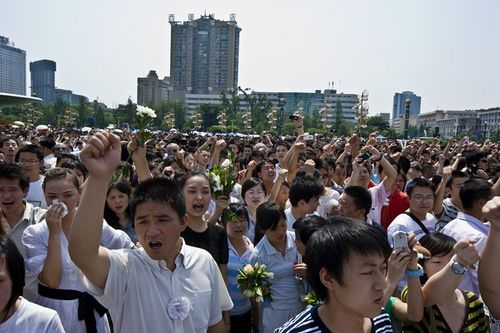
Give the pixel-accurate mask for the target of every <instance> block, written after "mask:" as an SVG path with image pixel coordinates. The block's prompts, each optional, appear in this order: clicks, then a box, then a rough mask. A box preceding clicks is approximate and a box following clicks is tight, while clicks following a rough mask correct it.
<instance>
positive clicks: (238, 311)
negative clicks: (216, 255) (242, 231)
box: [227, 236, 253, 316]
mask: <svg viewBox="0 0 500 333" xmlns="http://www.w3.org/2000/svg"><path fill="white" fill-rule="evenodd" d="M243 238H244V239H245V241H246V242H247V244H248V246H247V249H246V250H245V253H243V255H242V256H241V257H240V256H239V255H238V252H237V251H236V249H235V248H234V247H233V244H231V241H230V240H229V237H228V239H227V247H228V249H229V261H228V263H227V282H228V290H229V296H231V300H232V301H233V304H234V306H233V308H232V309H231V311H230V312H229V314H230V315H231V316H240V315H242V314H244V313H246V312H248V311H250V309H251V304H250V300H249V299H248V297H246V296H245V295H243V294H242V292H241V290H240V289H239V288H238V279H237V276H238V271H239V270H240V269H243V266H245V265H246V264H248V263H249V262H250V260H249V259H250V255H251V254H252V250H253V244H252V242H250V240H249V239H248V238H247V237H246V236H243Z"/></svg>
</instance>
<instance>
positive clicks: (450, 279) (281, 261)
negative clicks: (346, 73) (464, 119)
mask: <svg viewBox="0 0 500 333" xmlns="http://www.w3.org/2000/svg"><path fill="white" fill-rule="evenodd" d="M296 118H297V119H296V120H294V124H295V127H296V131H297V134H296V135H295V136H284V137H282V136H276V135H271V134H268V133H262V134H261V135H259V136H257V135H254V136H237V135H209V134H203V135H202V134H199V133H185V134H183V133H168V132H166V133H156V134H155V135H154V137H153V138H152V139H150V140H148V141H147V142H141V141H140V140H139V136H138V134H137V133H132V132H129V131H127V130H125V131H121V130H120V131H113V130H95V131H91V132H85V133H81V132H79V131H76V130H71V129H63V128H54V129H46V130H42V131H36V130H34V129H30V128H21V129H20V128H12V127H8V126H7V127H3V128H0V131H1V133H0V161H1V162H0V209H1V212H0V218H1V221H0V333H2V332H75V333H78V332H237V333H245V332H260V333H268V332H278V333H292V332H376V333H382V332H393V331H394V332H500V320H499V319H498V318H500V283H499V281H500V270H499V269H498V268H497V266H498V258H500V155H499V152H500V144H497V143H494V142H491V141H489V140H485V141H484V142H475V141H472V140H469V139H468V138H467V137H465V138H463V139H460V140H454V139H453V138H448V139H446V140H441V139H437V138H435V139H430V140H429V139H412V140H405V141H403V140H396V139H386V138H381V137H380V136H379V135H378V133H372V134H370V135H369V136H368V137H367V138H360V137H358V136H357V135H355V134H353V135H351V136H350V137H345V138H337V137H335V136H330V137H326V136H320V135H315V136H313V135H308V133H304V128H303V122H302V118H301V117H300V116H299V117H296ZM214 169H217V170H225V172H232V173H233V174H232V175H231V176H234V177H233V178H234V182H232V183H231V184H230V185H231V188H229V189H226V190H227V191H226V192H227V193H228V195H219V193H220V192H221V191H220V190H221V188H220V186H221V185H220V184H214V181H213V177H211V176H210V175H211V172H212V171H213V170H214ZM257 263H258V264H259V265H262V264H264V265H265V267H266V268H267V270H268V271H269V272H271V273H272V275H273V278H272V280H271V281H270V282H271V285H270V293H271V295H272V297H271V298H269V299H266V300H264V301H263V302H258V301H256V299H255V298H253V297H249V295H247V294H246V293H244V292H243V291H242V290H241V289H240V288H239V287H238V274H239V273H240V271H241V270H242V269H243V267H244V266H246V265H247V264H250V265H255V264H257ZM311 298H314V300H315V301H314V302H313V303H314V304H311V303H310V302H309V305H308V300H310V299H311Z"/></svg>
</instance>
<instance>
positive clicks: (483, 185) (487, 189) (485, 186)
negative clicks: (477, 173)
mask: <svg viewBox="0 0 500 333" xmlns="http://www.w3.org/2000/svg"><path fill="white" fill-rule="evenodd" d="M492 197H493V190H492V189H491V184H490V183H488V182H487V181H486V180H484V179H478V178H472V179H469V180H468V181H466V182H465V183H464V185H463V186H462V188H461V189H460V200H461V201H462V206H463V207H464V209H471V208H472V207H473V206H474V203H475V202H477V201H478V200H481V199H483V200H486V201H488V200H490V199H491V198H492Z"/></svg>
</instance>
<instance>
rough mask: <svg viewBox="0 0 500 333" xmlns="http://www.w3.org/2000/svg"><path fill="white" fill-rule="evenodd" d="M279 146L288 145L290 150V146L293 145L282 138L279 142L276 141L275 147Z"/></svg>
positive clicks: (287, 147)
mask: <svg viewBox="0 0 500 333" xmlns="http://www.w3.org/2000/svg"><path fill="white" fill-rule="evenodd" d="M278 146H283V147H286V149H287V150H289V149H290V147H291V145H290V143H288V142H286V141H283V140H280V141H278V142H276V143H275V144H274V147H275V148H277V147H278Z"/></svg>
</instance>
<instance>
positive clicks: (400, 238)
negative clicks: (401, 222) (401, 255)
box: [392, 231, 410, 252]
mask: <svg viewBox="0 0 500 333" xmlns="http://www.w3.org/2000/svg"><path fill="white" fill-rule="evenodd" d="M392 242H393V248H394V251H396V252H399V251H406V252H409V251H410V248H409V247H408V235H407V234H406V232H404V231H396V232H395V233H393V234H392Z"/></svg>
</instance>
